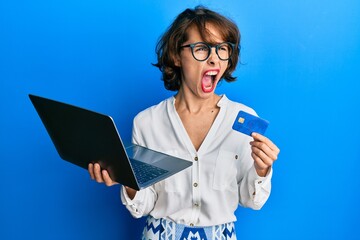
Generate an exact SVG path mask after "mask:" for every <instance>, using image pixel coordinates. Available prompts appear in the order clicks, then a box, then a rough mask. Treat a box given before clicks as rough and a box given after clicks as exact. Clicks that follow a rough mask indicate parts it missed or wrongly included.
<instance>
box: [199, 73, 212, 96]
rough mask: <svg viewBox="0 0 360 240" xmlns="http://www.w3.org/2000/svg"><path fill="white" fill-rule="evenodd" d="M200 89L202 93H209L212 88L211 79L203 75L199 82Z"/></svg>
mask: <svg viewBox="0 0 360 240" xmlns="http://www.w3.org/2000/svg"><path fill="white" fill-rule="evenodd" d="M201 87H202V89H203V91H204V92H211V91H212V88H213V85H212V77H211V76H208V75H205V76H204V77H203V78H202V80H201Z"/></svg>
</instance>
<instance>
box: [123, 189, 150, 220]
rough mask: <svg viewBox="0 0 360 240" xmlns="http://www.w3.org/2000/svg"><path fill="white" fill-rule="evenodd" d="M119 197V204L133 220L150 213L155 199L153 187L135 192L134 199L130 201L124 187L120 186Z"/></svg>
mask: <svg viewBox="0 0 360 240" xmlns="http://www.w3.org/2000/svg"><path fill="white" fill-rule="evenodd" d="M120 195H121V202H122V203H123V204H124V205H125V207H126V208H127V209H128V210H129V212H130V213H131V215H132V216H133V217H135V218H140V217H142V216H145V215H148V214H149V213H150V211H151V210H152V209H153V208H154V204H155V201H156V198H157V195H156V192H155V191H154V189H153V187H148V188H146V189H143V190H140V191H137V192H136V195H135V197H134V198H133V199H130V198H129V196H128V195H127V193H126V189H125V187H124V186H122V189H121V191H120Z"/></svg>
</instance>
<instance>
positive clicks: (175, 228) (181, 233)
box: [141, 216, 236, 240]
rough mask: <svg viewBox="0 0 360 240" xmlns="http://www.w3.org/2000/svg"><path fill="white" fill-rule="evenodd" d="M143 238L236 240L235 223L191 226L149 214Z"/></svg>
mask: <svg viewBox="0 0 360 240" xmlns="http://www.w3.org/2000/svg"><path fill="white" fill-rule="evenodd" d="M141 239H142V240H236V233H235V226H234V223H233V222H231V223H225V224H221V225H216V226H210V227H190V226H187V225H182V224H177V223H175V222H173V221H169V220H166V219H163V218H160V219H155V218H153V217H152V216H149V217H148V218H147V220H146V225H145V228H144V231H143V233H142V238H141Z"/></svg>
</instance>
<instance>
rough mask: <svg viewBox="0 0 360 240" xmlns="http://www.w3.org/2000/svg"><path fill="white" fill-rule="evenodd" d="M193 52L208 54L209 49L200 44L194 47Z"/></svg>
mask: <svg viewBox="0 0 360 240" xmlns="http://www.w3.org/2000/svg"><path fill="white" fill-rule="evenodd" d="M194 51H195V52H208V51H209V47H208V46H206V45H205V44H202V43H200V44H196V45H195V46H194Z"/></svg>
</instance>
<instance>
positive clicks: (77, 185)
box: [0, 0, 360, 239]
mask: <svg viewBox="0 0 360 240" xmlns="http://www.w3.org/2000/svg"><path fill="white" fill-rule="evenodd" d="M199 3H202V4H204V5H206V6H208V7H210V8H213V9H214V10H217V11H220V12H221V13H224V14H225V15H227V16H229V17H231V18H232V19H234V20H235V21H236V22H237V23H238V25H239V27H240V30H241V32H242V63H243V65H241V66H239V68H238V69H237V71H236V75H237V76H238V81H237V82H235V83H232V84H227V83H223V84H222V85H221V86H220V87H219V88H218V90H217V91H218V93H226V94H227V95H228V97H229V98H231V99H233V100H236V101H240V102H243V103H245V104H247V105H250V106H252V107H253V108H255V109H256V110H257V112H258V113H259V114H260V115H261V116H263V117H265V118H267V119H268V120H269V121H270V122H271V125H270V127H269V130H268V132H267V134H268V136H269V137H270V138H271V139H273V140H274V141H275V142H276V143H277V144H278V146H279V147H280V148H281V150H282V151H281V154H280V158H279V160H278V162H276V164H275V166H274V173H275V175H274V178H273V192H272V195H271V197H270V199H269V201H268V202H267V204H266V205H265V206H264V208H263V209H262V210H261V211H252V210H249V209H242V208H240V209H239V210H238V211H237V216H238V222H237V232H238V237H239V239H358V238H359V236H358V235H357V234H356V233H357V230H358V227H357V225H358V220H359V217H360V207H359V203H360V193H359V190H360V180H359V177H358V171H359V169H360V141H359V137H360V127H359V119H360V107H359V106H358V103H359V97H358V95H359V90H360V89H359V88H360V84H359V81H360V80H359V79H360V76H359V75H360V44H359V43H360V27H359V26H360V18H359V12H360V3H359V1H357V0H344V1H321V0H320V1H286V0H272V1H259V0H255V1H235V0H234V1H230V0H227V1H225V0H224V1H215V0H213V1H190V0H188V1H166V0H161V1H146V0H142V1H136V0H135V1H114V0H109V1H96V0H86V1H85V0H82V1H79V0H71V1H70V0H61V1H60V0H53V1H45V0H31V1H30V0H24V1H20V0H3V1H1V2H0V112H1V116H0V161H1V166H0V178H1V179H0V193H1V197H0V236H1V237H0V238H1V239H31V238H34V239H35V237H36V239H137V238H136V237H131V236H134V235H135V236H139V233H140V231H141V229H142V224H143V220H135V219H133V218H132V217H131V216H130V215H129V213H128V212H127V211H126V210H125V209H124V207H123V206H122V205H121V203H120V200H119V189H118V188H119V187H118V186H117V187H112V188H107V187H105V186H102V185H99V184H97V183H94V182H92V181H90V180H89V177H88V175H87V172H86V171H83V170H81V169H79V168H76V167H73V166H72V165H70V164H68V163H66V162H64V161H61V160H60V158H59V157H58V155H57V153H56V151H55V148H54V147H53V145H52V143H51V141H50V139H49V137H48V135H47V133H46V131H45V129H44V127H43V126H42V124H41V122H40V119H39V118H38V116H37V114H36V112H35V110H34V109H33V107H32V105H31V104H30V101H29V99H28V97H27V94H28V93H34V94H39V95H43V96H46V97H51V98H55V99H58V100H62V101H66V102H70V103H73V104H76V105H80V106H83V107H87V108H90V109H93V110H96V111H100V112H104V113H107V114H110V115H113V116H114V119H115V121H116V123H117V125H118V126H119V131H120V133H121V135H122V136H123V138H124V139H126V140H129V139H130V135H131V122H132V118H133V117H134V116H135V114H136V113H137V112H138V111H140V110H141V109H144V108H146V107H148V106H150V105H153V104H156V103H158V102H159V101H160V100H162V99H164V98H166V97H168V96H170V95H171V94H173V93H171V92H167V91H165V90H164V89H163V86H162V81H160V73H159V71H158V70H157V69H156V68H154V67H152V66H151V63H153V62H155V54H154V47H155V43H156V40H157V39H158V37H159V36H160V35H161V33H162V32H163V31H164V30H165V28H166V27H167V26H168V25H169V24H170V22H171V21H172V20H173V19H174V17H175V16H176V15H177V14H178V13H179V12H180V11H182V10H183V9H184V8H186V7H193V6H195V5H197V4H199ZM140 92H141V93H140Z"/></svg>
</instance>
